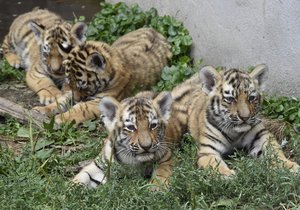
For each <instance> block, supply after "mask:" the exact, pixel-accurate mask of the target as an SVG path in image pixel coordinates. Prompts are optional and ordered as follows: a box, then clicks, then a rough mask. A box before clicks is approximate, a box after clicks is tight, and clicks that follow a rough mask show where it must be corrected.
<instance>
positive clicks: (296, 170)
mask: <svg viewBox="0 0 300 210" xmlns="http://www.w3.org/2000/svg"><path fill="white" fill-rule="evenodd" d="M286 166H287V168H288V169H289V170H290V171H291V172H293V173H300V166H299V165H298V164H297V163H296V162H293V161H289V162H287V163H286Z"/></svg>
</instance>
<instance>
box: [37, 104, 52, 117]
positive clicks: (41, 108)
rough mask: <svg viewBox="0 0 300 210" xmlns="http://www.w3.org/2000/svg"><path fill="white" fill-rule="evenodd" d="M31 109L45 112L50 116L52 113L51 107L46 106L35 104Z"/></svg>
mask: <svg viewBox="0 0 300 210" xmlns="http://www.w3.org/2000/svg"><path fill="white" fill-rule="evenodd" d="M33 110H36V111H38V112H40V113H42V114H46V115H48V116H51V115H52V114H53V113H52V110H51V108H49V107H48V106H35V107H33Z"/></svg>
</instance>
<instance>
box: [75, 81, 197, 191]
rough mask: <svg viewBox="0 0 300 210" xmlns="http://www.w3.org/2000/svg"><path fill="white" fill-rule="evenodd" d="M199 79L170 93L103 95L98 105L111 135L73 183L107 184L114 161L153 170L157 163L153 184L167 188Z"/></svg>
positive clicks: (185, 83) (184, 84) (155, 186)
mask: <svg viewBox="0 0 300 210" xmlns="http://www.w3.org/2000/svg"><path fill="white" fill-rule="evenodd" d="M198 78H199V77H194V78H192V79H190V80H188V81H186V82H184V83H183V84H182V85H180V86H178V87H176V88H175V89H174V90H173V91H172V92H171V93H168V92H162V93H160V94H159V95H157V94H155V93H153V92H149V91H148V92H142V93H139V94H138V95H136V96H135V97H131V98H127V99H124V100H123V101H121V102H118V101H117V100H115V99H114V98H111V97H104V98H103V99H102V100H101V102H100V106H99V107H100V111H101V113H102V115H103V122H104V124H105V126H106V128H107V129H108V131H109V136H108V138H107V139H106V141H105V143H104V146H103V149H102V153H101V154H100V156H98V158H96V159H95V161H93V162H92V163H90V164H89V165H87V166H85V167H84V168H83V169H82V170H81V171H80V172H79V173H78V174H77V175H76V176H75V177H74V179H73V182H75V183H81V184H84V185H86V186H88V187H96V186H98V185H100V184H104V183H105V182H106V181H107V179H108V178H109V177H108V174H110V173H109V172H110V171H109V167H108V166H109V164H110V163H112V162H117V163H120V164H125V165H132V166H133V167H137V166H139V165H147V167H150V171H151V169H152V168H153V165H155V163H157V167H156V168H154V171H153V173H152V178H151V184H153V185H154V189H159V188H160V187H163V188H164V187H167V186H168V184H169V177H170V176H171V175H172V168H173V165H174V162H173V158H172V151H173V148H174V147H175V146H176V145H177V144H179V143H180V139H181V137H182V135H183V134H184V133H185V132H186V131H187V119H188V117H187V113H188V110H187V108H188V104H189V102H190V95H192V94H193V92H194V91H196V90H197V89H199V88H200V87H201V86H199V85H198V84H200V81H199V79H198ZM197 80H198V81H197ZM145 171H149V170H145ZM111 174H112V173H111Z"/></svg>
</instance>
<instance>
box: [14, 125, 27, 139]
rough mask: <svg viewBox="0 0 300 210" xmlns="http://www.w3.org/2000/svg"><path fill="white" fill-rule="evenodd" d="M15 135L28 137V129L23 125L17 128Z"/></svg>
mask: <svg viewBox="0 0 300 210" xmlns="http://www.w3.org/2000/svg"><path fill="white" fill-rule="evenodd" d="M17 136H18V137H24V138H29V137H30V133H29V129H28V128H25V127H21V128H19V130H18V132H17Z"/></svg>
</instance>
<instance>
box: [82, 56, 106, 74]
mask: <svg viewBox="0 0 300 210" xmlns="http://www.w3.org/2000/svg"><path fill="white" fill-rule="evenodd" d="M86 62H87V65H88V66H90V67H92V68H94V69H96V70H97V71H101V70H104V68H105V59H104V57H103V56H102V55H101V54H99V53H97V52H95V53H93V54H91V55H89V56H88V58H87V61H86Z"/></svg>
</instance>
